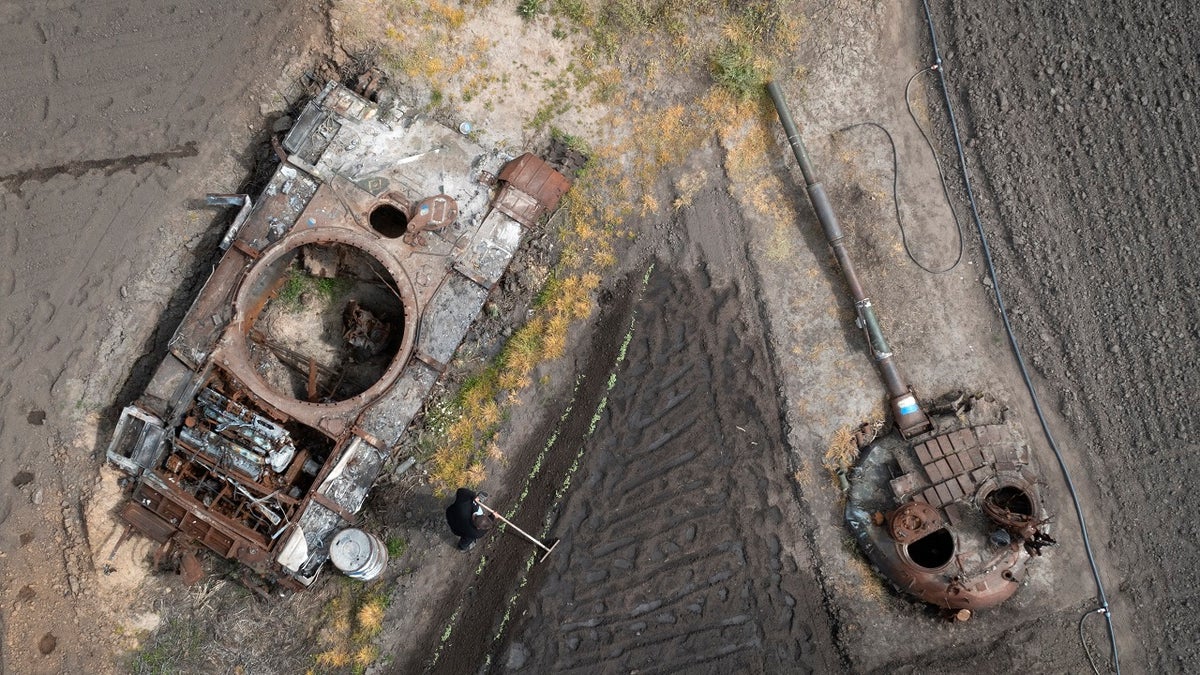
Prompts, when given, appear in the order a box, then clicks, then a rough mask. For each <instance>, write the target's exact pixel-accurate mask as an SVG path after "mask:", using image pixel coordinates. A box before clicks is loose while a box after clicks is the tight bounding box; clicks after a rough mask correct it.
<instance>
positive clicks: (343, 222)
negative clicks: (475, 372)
mask: <svg viewBox="0 0 1200 675" xmlns="http://www.w3.org/2000/svg"><path fill="white" fill-rule="evenodd" d="M377 113H378V110H377V108H376V107H375V105H374V104H373V103H371V102H370V101H367V100H365V99H363V98H361V97H360V96H358V95H357V94H355V93H353V92H351V91H350V90H348V89H346V88H345V87H343V86H341V85H339V84H337V83H335V82H331V83H329V84H327V85H326V87H325V89H324V90H323V91H322V92H321V94H320V95H319V96H317V98H315V99H313V100H312V101H310V102H309V103H308V104H307V105H306V107H305V109H304V111H303V113H302V114H301V115H300V117H299V118H298V119H297V121H296V124H295V125H294V126H293V127H292V129H291V130H290V131H289V132H288V134H287V136H286V137H285V138H284V139H283V140H282V142H281V143H280V144H279V146H277V148H276V149H277V152H278V153H279V154H280V159H281V160H282V162H281V164H280V165H279V167H278V168H277V170H276V172H275V174H274V175H273V176H272V177H271V180H270V182H269V183H268V184H267V185H266V187H265V188H264V189H263V191H262V193H261V194H259V195H258V196H257V197H252V196H250V195H213V196H212V197H214V199H210V200H209V202H210V203H212V204H217V205H239V206H240V207H241V209H242V210H241V211H240V212H239V214H238V216H237V217H236V218H235V219H234V221H233V223H231V224H230V226H229V230H228V231H227V232H226V234H225V237H224V238H223V239H222V243H221V245H220V247H221V249H222V250H224V251H225V253H224V254H223V255H222V258H221V261H220V263H219V264H218V265H217V266H216V268H214V270H213V273H212V275H211V276H210V277H209V279H208V281H207V282H206V283H205V286H204V288H203V290H202V291H201V292H200V294H199V296H198V297H197V298H196V300H195V302H194V303H193V305H192V307H191V309H189V311H188V313H187V314H186V315H185V316H184V318H183V320H182V322H181V325H180V326H179V328H178V329H177V330H176V332H175V335H174V336H173V337H172V339H171V342H170V353H169V354H168V355H167V356H166V357H165V358H164V359H163V361H162V363H161V364H160V366H159V368H158V369H157V370H156V372H155V375H154V378H153V379H152V380H151V382H150V384H149V385H148V386H147V388H146V390H145V392H144V394H143V396H142V397H140V398H139V399H138V400H137V401H135V402H134V403H133V404H131V405H129V406H127V407H126V408H125V409H124V410H123V411H122V413H121V419H120V420H119V421H118V425H117V429H116V431H115V433H114V436H113V440H112V442H111V443H110V445H109V450H108V458H109V460H110V461H111V462H113V463H114V464H115V465H117V466H118V467H120V468H121V469H122V470H124V471H125V472H127V473H128V474H129V475H130V476H131V477H132V478H133V481H132V482H133V487H132V488H131V491H130V497H131V502H129V503H128V504H127V505H126V507H124V508H123V510H122V512H121V515H122V517H123V518H124V519H125V520H126V522H128V523H129V524H130V526H131V527H132V528H134V529H136V530H138V531H140V532H143V533H145V534H146V535H147V536H149V537H151V538H152V539H154V540H155V541H157V542H159V543H160V544H162V545H163V546H164V547H167V546H180V547H182V548H185V549H186V548H189V547H193V546H194V545H196V546H205V547H207V548H209V549H211V550H213V551H215V552H216V553H217V554H219V555H221V556H223V557H226V558H231V559H235V560H238V561H240V562H242V563H244V564H246V565H247V566H248V567H250V568H251V569H253V570H255V571H256V572H258V573H259V574H261V575H263V577H264V578H266V579H267V580H268V581H271V582H273V583H277V584H279V585H280V586H281V587H285V588H289V589H291V590H300V589H302V588H305V587H307V586H309V585H310V584H312V583H313V582H314V581H315V579H316V578H317V576H318V575H319V573H320V570H321V569H322V567H323V566H324V563H325V562H327V561H328V560H329V559H330V546H331V543H332V542H333V540H334V538H335V536H336V535H337V533H338V532H341V531H344V530H345V529H346V528H347V527H348V526H351V525H353V524H355V523H357V521H358V517H357V515H356V514H358V513H359V511H360V510H361V509H362V508H363V506H364V504H365V502H366V499H367V495H368V493H369V491H370V489H371V486H372V485H373V484H374V483H375V481H376V479H377V478H378V477H379V476H380V475H381V473H382V472H383V471H384V465H385V462H386V461H387V460H388V459H389V457H390V454H391V452H392V450H393V448H395V447H396V445H397V444H398V441H399V439H400V437H401V436H402V435H403V434H404V433H405V430H406V429H407V427H408V424H409V422H410V421H411V420H412V419H413V418H414V417H415V416H416V415H417V414H418V412H419V410H420V409H421V406H422V405H423V403H424V400H425V398H426V397H427V396H428V395H429V393H430V391H431V390H432V389H433V387H434V386H435V384H436V382H437V381H438V379H439V377H440V376H441V373H442V371H444V370H445V368H446V364H447V363H449V362H450V360H451V359H452V358H453V357H454V353H455V351H456V350H457V348H458V346H459V344H460V343H461V342H462V340H463V339H464V337H465V336H466V334H467V332H468V330H469V329H470V326H471V323H472V322H473V321H474V319H475V317H477V316H479V313H480V311H481V309H482V307H483V305H484V302H485V299H486V298H487V296H488V293H489V291H490V290H491V289H492V288H494V287H495V286H496V284H497V283H498V282H499V280H500V278H501V275H503V274H504V271H505V269H506V267H507V265H508V264H509V262H510V261H511V260H512V257H513V255H514V253H515V252H516V250H517V247H518V246H519V244H520V241H521V237H522V235H523V233H524V232H525V229H526V228H529V227H534V226H536V225H537V222H538V218H540V217H541V215H542V214H544V213H546V212H548V211H551V210H553V209H554V208H555V207H556V205H557V204H558V200H559V198H560V197H561V196H562V193H563V192H565V191H566V189H567V188H568V187H569V185H570V183H569V182H568V181H567V180H566V179H565V178H564V177H563V176H561V175H560V174H558V173H557V172H555V170H554V169H552V168H551V167H549V165H547V164H546V163H545V162H544V161H542V160H540V159H538V158H536V157H534V156H533V155H530V154H525V155H522V156H521V157H516V158H514V157H512V156H511V155H508V154H507V153H505V152H503V151H502V150H500V149H491V150H487V149H484V148H482V147H480V146H478V145H476V144H475V143H474V142H472V141H471V140H470V139H467V138H463V137H461V135H460V134H459V133H458V132H457V131H456V130H453V129H450V128H447V127H444V126H441V125H439V124H437V123H435V122H432V121H426V120H421V119H407V120H405V121H404V123H403V124H392V123H390V122H384V121H380V120H379V119H378V116H377ZM510 165H512V166H514V167H516V168H514V169H511V170H509V172H508V173H505V171H504V170H505V168H506V167H508V166H510ZM454 167H458V169H459V170H457V171H455V170H449V169H453V168H454ZM518 169H519V170H518ZM485 174H486V175H492V176H494V175H497V174H503V175H504V176H508V178H509V179H510V180H508V181H507V182H505V181H501V182H502V183H504V185H503V186H502V187H500V188H499V189H498V190H496V191H495V192H496V194H495V195H493V194H492V193H493V190H492V188H493V187H494V185H493V183H492V182H481V181H480V180H477V177H478V176H482V175H485ZM530 191H531V192H530ZM504 199H508V200H509V201H508V202H504V203H506V204H509V206H508V207H506V208H508V210H509V211H512V212H514V213H517V214H518V215H519V216H522V217H523V218H524V220H517V219H514V218H513V217H511V216H509V215H507V212H506V211H505V210H504V209H500V208H494V207H493V204H494V203H495V202H496V201H503V200H504ZM535 214H536V215H537V218H532V217H530V216H531V215H535ZM418 326H419V327H420V330H418ZM368 567H371V568H372V569H373V568H374V566H368ZM343 571H346V570H343ZM351 571H352V572H354V573H356V574H358V573H363V570H357V569H355V570H351ZM347 573H350V572H347Z"/></svg>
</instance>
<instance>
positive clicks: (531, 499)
mask: <svg viewBox="0 0 1200 675" xmlns="http://www.w3.org/2000/svg"><path fill="white" fill-rule="evenodd" d="M643 281H644V280H643V279H626V280H625V282H624V283H621V284H619V285H618V288H616V289H614V290H613V291H612V292H609V293H607V294H606V298H607V299H605V300H602V302H601V305H602V307H601V311H600V316H599V318H598V319H597V321H596V325H595V327H594V332H593V335H594V337H593V342H592V345H591V348H590V351H589V352H588V353H587V354H586V355H585V356H584V357H582V358H581V359H580V363H581V365H580V369H581V372H580V374H579V376H578V378H577V380H576V384H575V388H574V390H573V392H572V394H571V397H570V400H569V401H568V402H566V404H565V405H564V406H563V407H562V412H561V413H560V414H559V415H548V416H547V417H548V418H549V421H548V423H547V424H546V426H545V428H544V429H543V430H542V431H541V432H539V433H536V434H534V435H533V437H534V438H545V439H547V440H546V442H545V444H544V445H543V446H540V447H539V446H532V447H527V448H523V449H521V450H520V451H519V452H518V453H517V455H516V456H514V457H513V458H512V463H513V466H519V467H530V469H529V471H530V473H529V476H527V479H526V481H525V485H524V489H523V490H522V492H521V494H520V495H518V496H517V498H516V500H515V502H516V504H515V506H512V507H510V508H509V509H508V511H507V512H506V513H505V517H507V518H509V519H511V520H513V521H514V522H516V523H517V524H518V525H519V526H521V527H523V528H524V529H526V531H528V532H530V533H531V534H534V535H538V536H540V537H542V538H543V539H544V538H545V537H547V536H548V534H547V533H550V534H558V530H559V529H561V527H560V526H556V525H554V524H553V520H554V515H555V511H556V510H557V509H558V508H559V507H560V505H561V503H562V498H563V496H564V494H566V492H567V490H568V488H569V486H570V483H571V478H572V475H573V473H574V471H575V470H576V469H577V468H578V466H579V463H580V458H581V456H582V451H583V450H584V449H585V447H586V446H585V445H584V444H583V441H584V440H585V439H586V438H588V436H589V435H590V434H591V433H592V431H593V430H594V429H595V425H596V420H597V419H598V418H599V416H600V411H601V410H603V409H604V407H605V405H606V401H607V394H608V392H609V390H611V389H612V386H613V382H614V380H613V379H612V373H613V372H614V370H615V364H617V363H618V362H619V361H620V360H621V359H622V358H623V356H624V354H625V350H626V347H627V342H626V341H625V340H627V339H628V336H629V334H630V326H631V317H632V312H633V304H634V302H635V301H636V297H635V296H636V294H637V293H638V292H639V291H641V290H642V284H641V283H639V282H643ZM513 501H514V500H512V499H511V498H507V499H504V498H502V499H499V500H497V505H498V506H499V505H502V504H507V503H512V502H513ZM538 517H543V518H544V519H543V521H542V527H540V528H539V527H534V526H531V525H529V523H531V522H533V521H534V520H535V519H536V518H538ZM502 528H503V526H501V528H498V529H502ZM564 545H566V542H564ZM482 548H483V549H484V550H483V554H482V556H481V558H480V560H479V564H478V566H477V567H476V569H475V570H474V574H473V576H472V578H471V579H470V580H464V581H461V582H460V583H459V586H458V588H456V589H455V590H453V591H450V592H448V593H447V598H449V599H450V601H449V602H447V603H446V604H445V606H443V607H442V608H441V614H440V616H439V617H438V618H437V619H436V620H434V621H431V622H430V623H429V627H428V628H427V630H426V633H425V635H424V636H419V637H418V638H417V639H416V640H415V641H416V642H417V643H418V644H427V645H436V647H435V648H434V651H433V653H432V655H431V656H430V657H429V658H428V660H426V656H425V655H423V654H415V655H414V660H413V661H411V662H410V663H408V664H406V665H405V667H403V668H402V669H401V670H400V671H399V672H421V671H424V672H432V673H464V672H473V671H475V670H477V669H479V668H481V667H482V668H484V669H486V668H487V666H488V664H490V663H493V662H495V661H496V659H495V657H494V653H495V650H496V649H498V648H499V647H498V645H499V644H500V641H501V640H502V639H503V638H504V635H505V633H504V630H505V628H506V627H507V626H508V625H509V621H510V618H511V617H513V616H519V615H520V611H519V609H517V608H515V606H516V605H517V603H518V602H520V601H522V599H523V597H524V594H525V589H526V588H527V587H528V588H531V589H533V588H537V587H538V586H539V585H540V583H541V579H542V578H543V577H544V575H545V574H546V569H547V566H549V565H553V564H555V561H556V560H558V559H559V558H560V557H561V556H562V551H563V546H559V548H558V549H556V550H555V552H554V554H553V555H552V556H551V557H550V558H549V559H548V560H547V561H546V562H542V563H536V560H537V559H539V558H540V557H541V553H542V551H541V550H540V549H536V548H535V547H534V546H533V545H532V544H530V543H529V542H527V541H523V540H522V539H521V537H520V535H518V534H516V533H512V532H495V533H493V534H492V535H491V536H490V537H488V538H487V539H485V540H484V541H483V542H482Z"/></svg>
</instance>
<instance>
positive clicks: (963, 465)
mask: <svg viewBox="0 0 1200 675" xmlns="http://www.w3.org/2000/svg"><path fill="white" fill-rule="evenodd" d="M767 91H768V92H769V93H770V95H771V99H772V100H773V101H774V103H775V109H776V111H777V112H778V114H779V121H780V122H781V123H782V125H783V128H784V131H785V132H786V133H787V140H788V143H789V144H790V145H791V148H792V152H793V154H795V156H796V160H797V162H799V164H800V171H801V173H803V175H804V182H805V184H806V188H807V192H808V196H809V199H810V200H811V202H812V206H813V210H814V211H815V212H816V216H817V219H818V220H819V221H820V223H821V227H822V228H823V229H824V231H825V237H826V239H828V241H829V245H830V246H831V247H832V248H833V252H834V255H835V256H836V257H837V261H838V266H839V267H840V268H841V270H842V274H843V276H844V277H845V280H846V284H847V286H848V287H849V289H850V294H851V296H852V297H853V298H854V306H855V310H856V312H857V314H858V316H857V320H856V323H857V325H858V326H859V327H860V328H862V329H863V331H864V334H865V336H866V340H867V345H868V348H869V349H870V352H871V355H872V356H873V357H874V360H875V363H876V366H877V367H878V368H879V372H880V376H881V377H882V378H883V383H884V386H885V388H886V390H887V394H888V400H889V407H890V409H891V414H892V421H893V423H894V424H895V428H896V430H897V432H898V437H897V435H887V436H884V437H882V438H879V439H877V440H876V441H874V442H872V443H871V444H870V445H869V446H868V447H866V448H864V449H863V450H862V451H861V453H860V454H859V457H858V459H857V462H856V464H855V466H854V467H853V468H852V469H851V470H850V472H849V475H848V483H849V486H848V489H847V492H846V511H845V519H846V525H847V527H849V528H850V531H851V532H852V533H853V534H854V537H855V539H856V540H857V541H858V545H859V547H860V548H861V549H862V551H863V553H864V554H865V555H866V556H867V558H868V559H869V560H870V561H871V562H872V563H873V564H874V565H875V567H876V568H877V569H878V570H879V572H880V573H882V574H883V575H884V576H885V577H887V578H888V580H889V581H891V583H892V584H893V586H895V587H896V588H897V590H900V591H902V592H904V593H908V594H911V595H914V596H916V597H918V598H920V599H921V600H923V601H925V602H928V603H930V604H933V605H937V606H939V607H942V608H946V609H949V610H957V614H956V615H957V616H960V617H964V618H965V617H969V616H970V612H971V611H973V610H978V609H984V608H987V607H993V606H995V605H998V604H1000V603H1002V602H1004V601H1005V600H1007V599H1008V598H1009V597H1011V596H1012V595H1013V594H1014V593H1015V592H1016V591H1017V589H1018V588H1019V587H1020V584H1021V580H1022V579H1023V577H1024V575H1025V570H1026V564H1027V563H1028V562H1029V560H1030V559H1031V558H1032V557H1034V556H1037V555H1039V554H1040V552H1041V548H1042V547H1043V546H1045V545H1047V544H1051V543H1053V541H1054V540H1053V539H1052V538H1051V537H1050V536H1049V535H1048V534H1046V533H1045V532H1044V531H1042V529H1041V528H1042V527H1043V525H1044V524H1045V523H1046V521H1047V516H1046V512H1045V507H1044V505H1043V503H1042V497H1041V494H1040V491H1039V489H1038V483H1039V481H1038V478H1037V474H1036V470H1035V466H1034V464H1033V461H1032V457H1031V455H1030V452H1029V448H1028V446H1027V445H1025V443H1024V441H1023V440H1022V438H1021V435H1020V433H1019V432H1018V431H1017V430H1016V429H1013V428H1012V427H1011V426H1010V425H1007V424H1004V423H1003V418H1002V416H993V417H992V418H991V419H989V420H987V421H988V422H991V423H980V421H979V419H974V420H973V419H972V415H965V416H964V415H948V416H944V417H943V418H941V419H939V418H938V417H937V416H936V415H935V416H931V415H930V414H929V413H927V412H926V410H925V409H923V408H922V406H921V405H920V404H919V403H918V401H917V399H916V396H915V394H914V393H913V391H912V389H911V388H910V387H909V385H908V384H907V382H906V381H905V380H904V378H903V377H902V376H901V374H900V371H899V368H898V367H897V365H896V363H895V360H894V357H893V354H892V351H891V348H890V347H889V346H888V343H887V340H886V339H885V338H884V335H883V330H882V328H881V327H880V323H879V319H878V316H877V315H876V312H875V308H874V305H873V304H872V303H871V300H870V298H869V297H868V295H867V294H866V291H865V290H864V288H863V285H862V283H861V281H860V280H859V277H858V273H857V271H856V270H855V267H854V264H853V261H852V260H851V259H850V256H849V252H848V251H847V250H846V247H845V244H844V235H843V233H842V229H841V226H840V225H839V224H838V221H837V217H836V216H835V215H834V212H833V207H832V205H831V204H830V202H829V197H828V196H827V195H826V193H825V188H824V187H823V186H822V185H821V183H820V181H818V180H817V178H816V172H815V171H814V169H813V166H812V163H811V161H810V160H809V158H808V153H807V151H806V150H805V148H804V144H803V142H802V141H801V140H800V135H799V133H798V132H797V131H796V125H795V123H794V122H793V121H792V116H791V113H790V111H789V110H788V106H787V102H786V101H785V100H784V98H783V94H782V92H780V90H779V87H778V85H777V84H775V83H774V82H772V83H770V84H768V85H767ZM980 407H981V408H982V407H983V406H980ZM979 412H980V411H976V413H977V414H975V415H974V417H976V418H980V417H981V415H980V414H979ZM964 417H965V419H966V420H967V421H966V422H964V421H962V419H963V418H964ZM962 610H967V611H966V612H963V611H962Z"/></svg>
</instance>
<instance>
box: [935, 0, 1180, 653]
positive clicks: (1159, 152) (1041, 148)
mask: <svg viewBox="0 0 1200 675" xmlns="http://www.w3.org/2000/svg"><path fill="white" fill-rule="evenodd" d="M955 10H956V11H955V13H954V14H953V15H949V16H944V17H943V21H944V22H945V25H946V28H945V29H943V30H944V33H945V34H946V35H947V36H948V37H950V38H951V41H950V46H949V49H950V50H952V53H953V54H954V56H953V58H951V60H950V67H951V68H953V69H954V70H953V71H952V73H953V79H954V82H955V83H956V85H957V87H956V91H957V94H958V96H959V97H960V99H961V102H962V104H963V110H964V111H965V116H966V119H965V124H966V127H967V135H968V137H970V138H972V139H973V141H972V142H971V146H972V148H971V157H972V159H973V160H974V166H976V167H979V168H980V177H981V178H983V179H984V183H983V185H984V186H985V188H986V191H985V197H986V199H985V204H986V206H987V207H988V209H987V212H986V213H985V218H986V220H985V222H986V223H988V225H989V229H990V231H991V233H992V235H993V236H992V239H993V244H994V246H995V247H996V253H997V258H998V265H1000V266H1001V268H1002V270H1003V271H1002V272H1001V275H1002V283H1004V284H1005V285H1006V287H1008V288H1010V289H1011V291H1010V293H1009V297H1010V298H1011V300H1012V304H1013V310H1014V311H1013V314H1014V319H1015V324H1016V328H1017V330H1018V331H1019V333H1020V336H1021V339H1022V342H1023V344H1024V345H1026V350H1027V352H1028V354H1029V358H1030V361H1032V363H1033V365H1034V366H1035V367H1036V369H1037V371H1038V373H1039V374H1040V375H1041V376H1042V378H1043V379H1042V380H1041V383H1042V384H1043V385H1044V391H1045V393H1046V398H1047V402H1048V403H1049V404H1050V405H1051V406H1052V407H1053V408H1054V409H1055V410H1056V411H1057V412H1058V413H1059V414H1061V415H1062V418H1063V422H1062V425H1061V426H1060V433H1061V434H1062V436H1063V438H1064V439H1065V440H1066V442H1068V443H1069V444H1070V445H1072V446H1074V447H1075V448H1076V449H1077V452H1079V453H1080V454H1081V455H1082V457H1083V459H1082V462H1081V469H1082V471H1081V473H1082V474H1083V475H1084V476H1087V477H1088V479H1089V480H1090V481H1094V482H1095V485H1096V494H1095V502H1094V506H1093V508H1096V509H1097V512H1096V515H1095V517H1093V521H1096V522H1098V523H1101V524H1108V527H1109V528H1111V529H1110V533H1111V544H1110V545H1108V546H1105V545H1104V544H1101V545H1100V546H1099V551H1098V552H1099V553H1100V554H1101V555H1102V556H1105V555H1107V556H1108V557H1109V565H1110V567H1109V569H1108V572H1109V574H1108V577H1107V583H1108V585H1109V587H1110V592H1119V595H1120V600H1121V601H1120V602H1119V604H1118V605H1117V607H1116V612H1117V619H1118V625H1119V626H1120V627H1121V628H1122V629H1123V637H1124V638H1125V640H1127V641H1128V642H1129V643H1130V644H1128V645H1127V650H1128V652H1129V654H1130V656H1131V661H1130V663H1132V664H1137V663H1138V659H1139V658H1144V659H1145V661H1144V662H1143V663H1144V664H1145V667H1146V668H1147V669H1148V670H1151V671H1159V672H1180V671H1188V670H1195V669H1196V667H1197V664H1198V663H1200V652H1197V648H1196V646H1195V641H1194V639H1193V636H1195V635H1196V634H1197V633H1198V632H1200V621H1198V620H1197V618H1196V616H1197V615H1196V612H1195V605H1196V602H1197V592H1198V588H1200V586H1198V585H1197V582H1196V580H1195V578H1194V577H1195V575H1194V573H1193V572H1194V570H1195V569H1196V565H1197V562H1198V561H1200V548H1198V547H1197V546H1198V545H1197V537H1196V525H1195V522H1194V521H1193V520H1192V519H1191V518H1189V517H1187V516H1186V515H1184V514H1189V513H1191V512H1193V511H1194V510H1195V509H1196V508H1197V507H1198V506H1200V502H1198V501H1197V493H1196V491H1195V490H1194V489H1193V487H1192V486H1194V485H1195V483H1196V480H1197V471H1198V468H1197V466H1198V465H1197V462H1196V459H1195V455H1196V449H1197V445H1196V443H1195V440H1194V439H1195V436H1196V431H1197V422H1196V414H1197V412H1198V408H1197V406H1196V404H1195V401H1194V397H1193V396H1191V395H1190V392H1193V391H1195V390H1196V388H1197V386H1198V385H1200V381H1198V371H1197V369H1196V367H1195V364H1194V359H1193V358H1192V357H1191V356H1190V355H1191V354H1194V353H1195V352H1196V348H1197V345H1198V344H1200V323H1198V320H1197V317H1198V316H1200V299H1198V297H1200V296H1198V294H1197V291H1198V290H1200V274H1198V273H1197V271H1196V269H1197V268H1196V265H1195V263H1194V262H1193V260H1192V259H1191V258H1192V255H1191V252H1193V251H1195V250H1196V249H1197V247H1198V246H1200V233H1198V231H1197V229H1196V227H1195V226H1194V221H1195V218H1196V208H1197V203H1198V201H1197V190H1196V176H1197V172H1198V171H1200V168H1198V167H1197V158H1196V153H1195V151H1194V149H1193V148H1192V147H1191V145H1190V144H1189V143H1188V141H1187V140H1186V139H1188V138H1190V137H1192V136H1193V135H1194V134H1195V133H1196V130H1197V129H1198V128H1200V113H1198V112H1197V106H1196V105H1195V102H1194V101H1193V99H1194V98H1195V96H1196V92H1195V91H1194V89H1195V83H1196V82H1197V79H1198V77H1200V64H1197V62H1196V59H1195V58H1194V55H1193V54H1192V53H1191V52H1189V51H1188V48H1187V46H1186V44H1185V42H1186V38H1185V37H1184V36H1187V35H1191V34H1193V33H1194V32H1195V31H1196V29H1197V27H1198V25H1200V15H1198V14H1197V10H1196V6H1195V5H1194V4H1193V3H1188V2H1168V3H1161V4H1158V5H1154V6H1152V7H1150V6H1148V7H1144V8H1140V9H1139V10H1137V11H1134V10H1133V9H1132V8H1129V7H1125V8H1122V7H1119V6H1101V5H1089V6H1068V5H1059V4H1055V3H1036V2H1021V3H1017V4H1015V5H1012V6H1004V7H1003V8H1000V7H991V6H988V5H986V4H983V3H981V4H979V5H978V6H974V7H963V6H961V5H958V6H956V7H955ZM1135 667H1136V666H1135Z"/></svg>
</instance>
